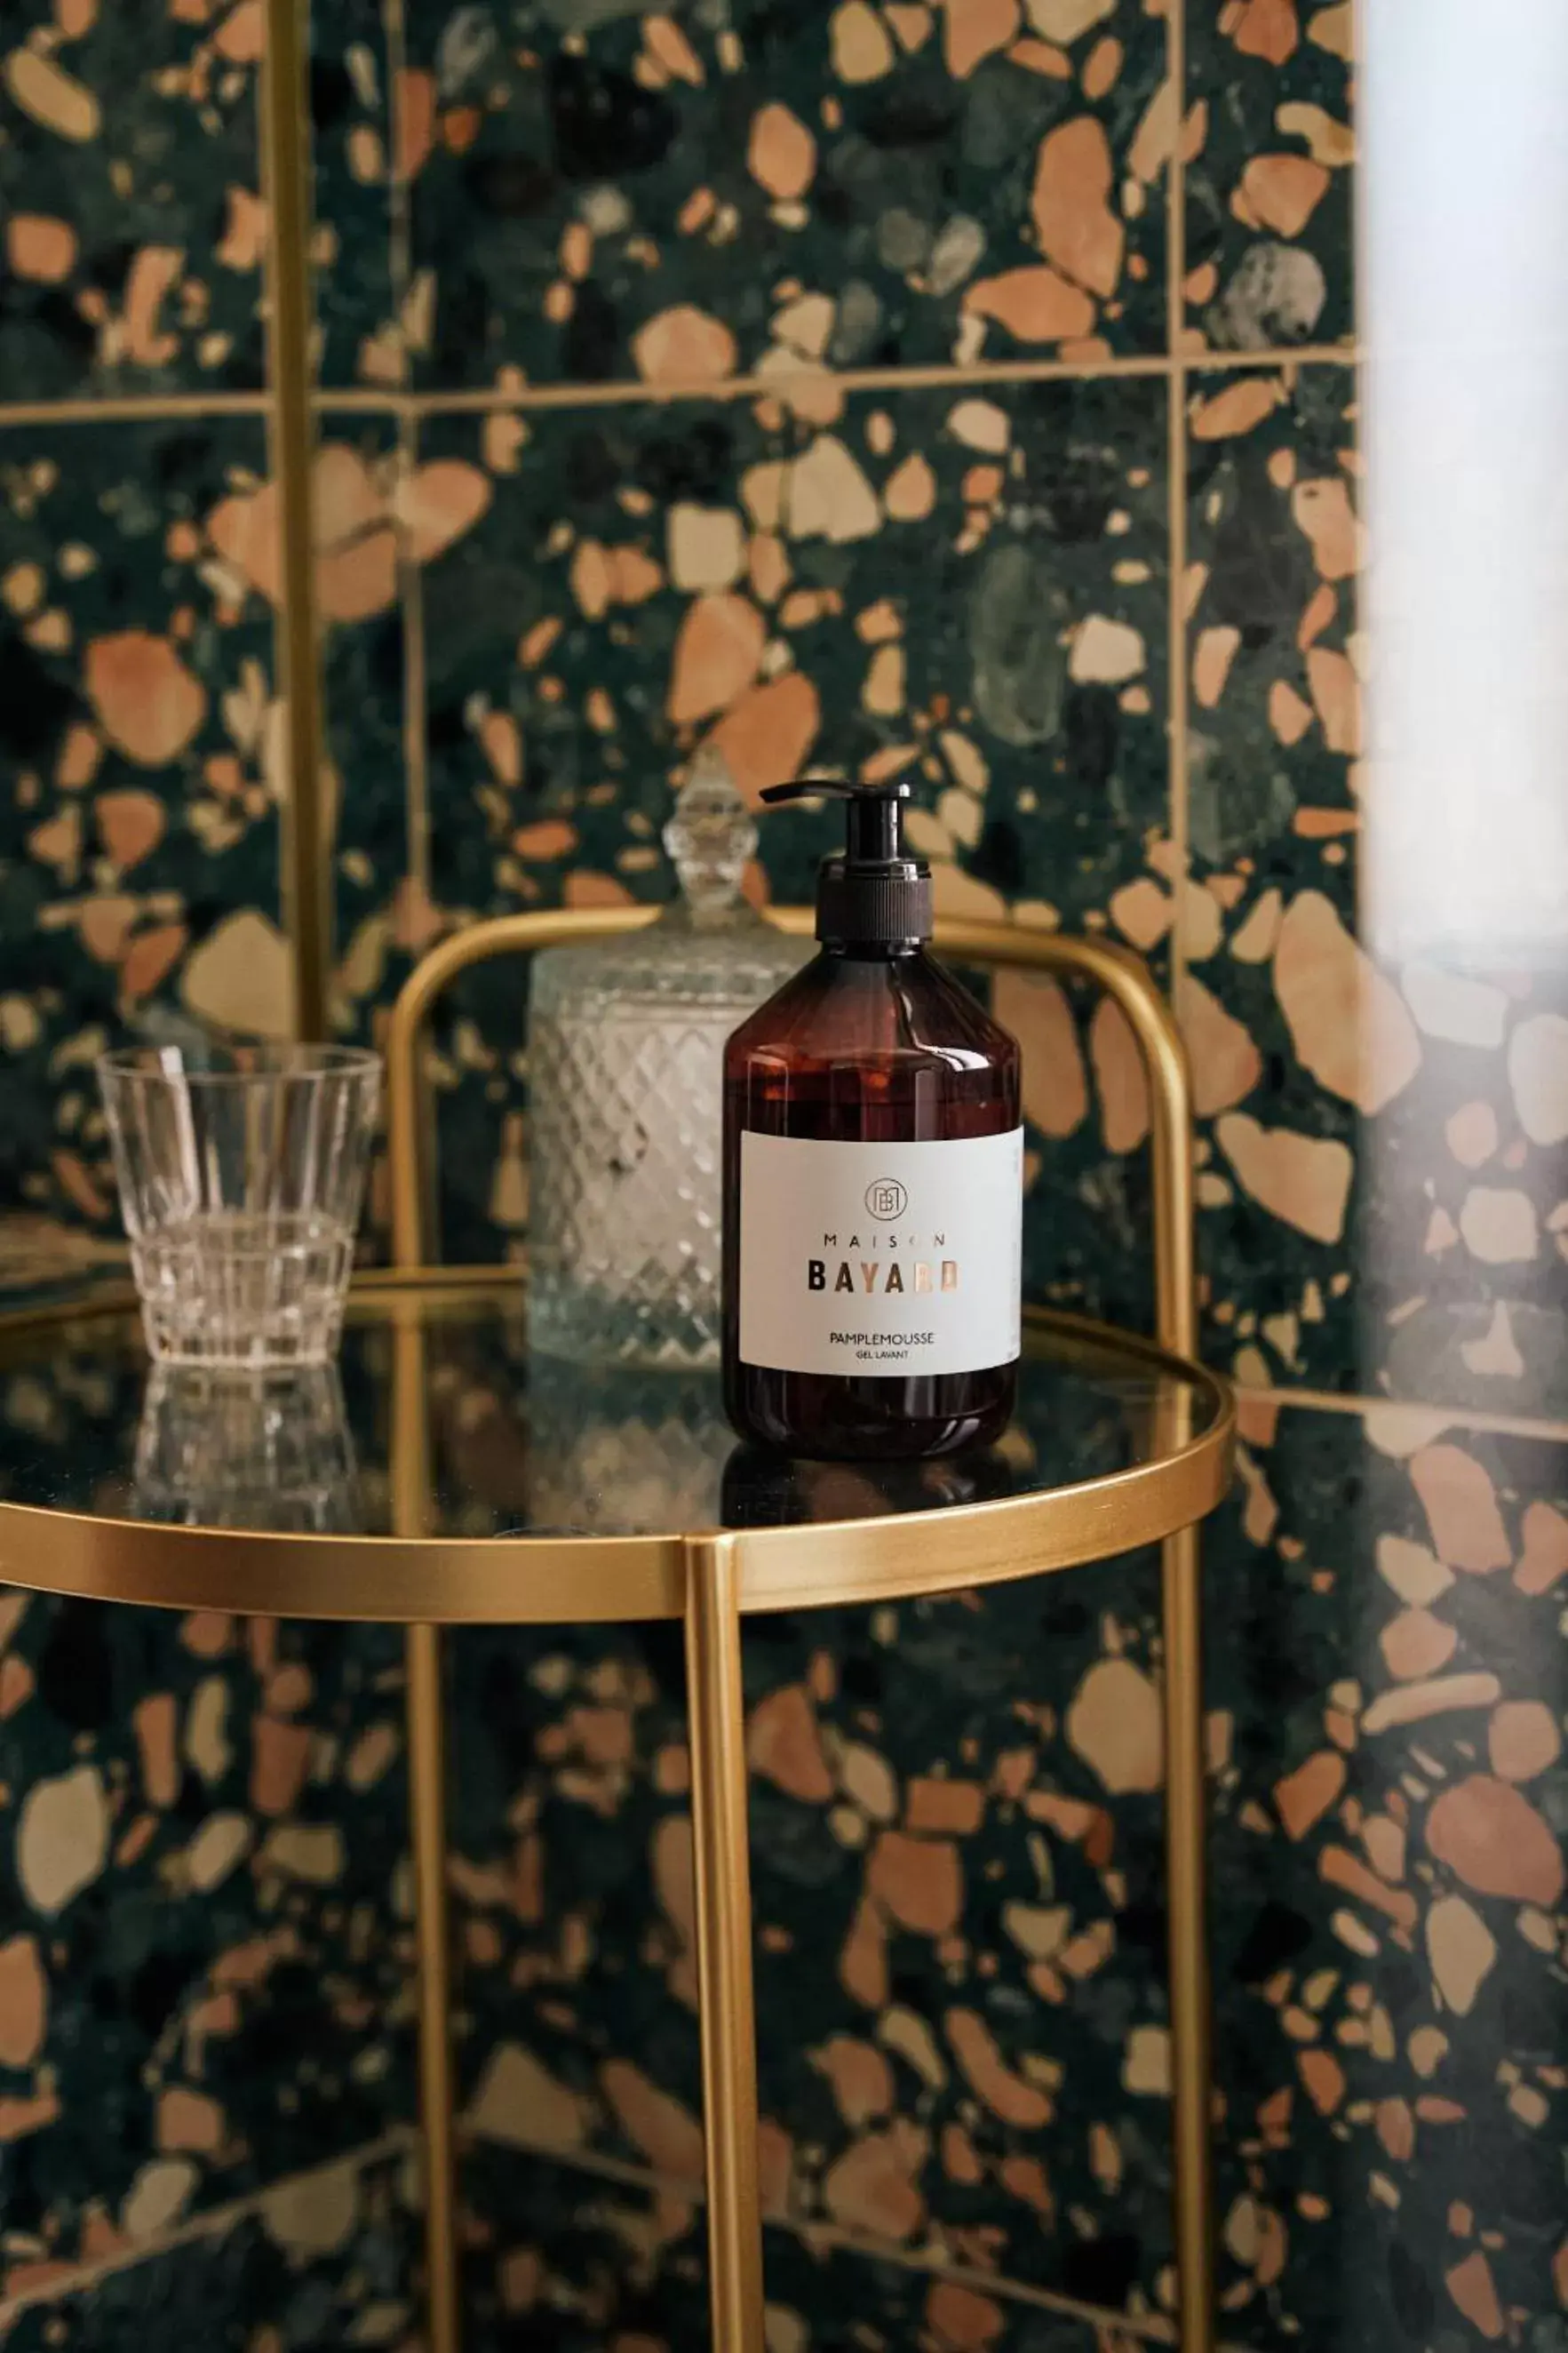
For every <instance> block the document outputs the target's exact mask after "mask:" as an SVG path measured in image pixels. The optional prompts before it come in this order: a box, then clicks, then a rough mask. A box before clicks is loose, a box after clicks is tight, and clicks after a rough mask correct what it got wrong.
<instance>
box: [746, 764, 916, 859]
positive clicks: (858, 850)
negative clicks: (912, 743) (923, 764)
mask: <svg viewBox="0 0 1568 2353" xmlns="http://www.w3.org/2000/svg"><path fill="white" fill-rule="evenodd" d="M824 795H826V796H827V797H829V798H831V799H833V800H839V801H843V802H844V803H845V805H846V807H845V815H846V818H847V837H846V842H845V850H846V862H847V864H849V865H851V866H891V865H896V864H897V863H899V862H900V860H902V859H903V857H904V855H905V852H904V839H903V834H904V826H903V810H902V807H901V806H900V804H901V803H902V802H904V801H907V800H910V799H911V798H912V797H913V796H912V791H911V787H910V785H909V783H908V781H907V780H906V779H905V778H903V777H900V776H894V777H889V780H888V782H887V783H886V784H884V785H846V784H843V783H841V782H840V781H839V779H838V778H837V776H801V777H799V778H797V779H796V781H795V783H794V784H792V785H770V786H767V787H766V788H765V790H764V791H763V796H762V797H763V800H765V801H767V802H769V803H771V804H773V805H774V806H776V805H777V804H778V803H779V802H781V801H807V800H816V799H817V798H818V797H822V796H824Z"/></svg>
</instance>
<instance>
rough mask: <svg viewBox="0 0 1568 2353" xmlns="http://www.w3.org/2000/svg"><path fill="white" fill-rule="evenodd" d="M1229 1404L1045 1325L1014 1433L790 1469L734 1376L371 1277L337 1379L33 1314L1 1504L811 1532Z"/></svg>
mask: <svg viewBox="0 0 1568 2353" xmlns="http://www.w3.org/2000/svg"><path fill="white" fill-rule="evenodd" d="M411 1384H412V1385H413V1386H414V1388H416V1392H417V1393H416V1396H415V1397H414V1398H412V1399H411V1398H410V1395H409V1390H410V1385H411ZM411 1408H412V1416H411ZM1225 1413H1226V1396H1225V1392H1224V1390H1223V1388H1222V1387H1221V1386H1220V1385H1219V1384H1217V1383H1216V1382H1215V1381H1214V1380H1213V1379H1212V1378H1211V1377H1209V1376H1207V1375H1206V1374H1205V1373H1203V1372H1201V1371H1200V1370H1198V1369H1197V1368H1196V1367H1184V1366H1182V1365H1180V1364H1179V1363H1177V1362H1176V1361H1174V1360H1173V1359H1171V1358H1169V1357H1166V1356H1161V1355H1160V1354H1159V1353H1158V1352H1157V1351H1155V1350H1153V1349H1152V1347H1149V1346H1147V1345H1144V1344H1142V1343H1139V1342H1136V1341H1132V1340H1131V1339H1123V1338H1121V1336H1120V1335H1113V1334H1110V1333H1108V1332H1105V1331H1103V1330H1100V1329H1098V1328H1097V1327H1094V1326H1087V1325H1074V1324H1072V1323H1071V1322H1070V1321H1069V1320H1068V1319H1064V1318H1060V1317H1054V1316H1047V1315H1040V1316H1031V1317H1030V1318H1029V1320H1028V1322H1027V1324H1026V1339H1025V1356H1024V1361H1023V1365H1022V1367H1021V1374H1020V1380H1019V1391H1018V1409H1017V1414H1016V1419H1015V1420H1014V1423H1013V1425H1012V1427H1011V1429H1009V1430H1008V1431H1007V1432H1006V1434H1005V1437H1004V1438H1003V1440H1001V1442H1000V1443H999V1444H997V1445H996V1446H994V1447H993V1448H990V1449H988V1450H987V1451H984V1452H981V1453H970V1454H960V1455H955V1456H953V1457H951V1458H949V1459H947V1460H944V1461H936V1462H930V1463H918V1464H910V1465H907V1466H889V1467H883V1466H874V1465H868V1464H867V1465H862V1464H845V1463H820V1462H816V1463H813V1462H799V1461H787V1460H784V1459H782V1458H779V1457H776V1456H770V1455H768V1454H765V1453H762V1452H760V1451H757V1450H755V1449H752V1448H750V1447H746V1446H742V1445H741V1444H739V1443H738V1442H737V1440H735V1438H734V1436H733V1433H732V1432H731V1430H730V1428H729V1426H728V1424H727V1423H726V1421H725V1419H724V1414H723V1409H722V1402H721V1395H720V1387H719V1378H718V1375H717V1374H716V1373H706V1372H702V1373H689V1372H676V1371H664V1370H649V1371H641V1370H631V1369H626V1368H622V1367H615V1366H588V1365H580V1364H568V1363H564V1362H562V1361H560V1360H558V1359H552V1358H550V1357H547V1356H540V1355H538V1354H535V1353H533V1352H531V1349H530V1346H529V1340H528V1326H527V1315H526V1310H525V1294H524V1291H523V1287H522V1282H521V1278H519V1277H516V1276H512V1275H502V1274H500V1273H498V1274H495V1275H490V1276H487V1277H485V1278H482V1279H475V1278H472V1277H464V1278H461V1279H459V1278H456V1277H442V1276H439V1275H434V1274H433V1275H432V1276H430V1277H429V1278H427V1279H426V1280H425V1281H423V1282H420V1283H417V1284H410V1283H408V1282H401V1283H393V1282H385V1283H373V1284H372V1285H370V1286H368V1287H366V1288H363V1289H361V1290H360V1291H358V1292H357V1293H356V1295H355V1298H354V1301H353V1305H352V1307H351V1311H350V1316H349V1323H348V1328H347V1332H346V1335H345V1338H344V1343H343V1348H342V1358H341V1361H340V1362H339V1364H338V1365H337V1366H334V1367H332V1368H331V1369H330V1370H327V1369H322V1370H317V1371H310V1372H295V1373H292V1374H289V1375H274V1376H270V1377H258V1376H255V1375H245V1374H239V1375H236V1374H220V1373H215V1372H214V1371H213V1370H211V1369H210V1368H207V1367H202V1368H199V1369H197V1368H191V1369H184V1368H178V1367H167V1366H163V1367H150V1366H149V1365H148V1362H147V1357H146V1355H145V1352H144V1349H143V1347H142V1337H141V1327H140V1324H139V1321H138V1319H137V1316H136V1314H135V1311H134V1309H133V1308H131V1307H129V1306H126V1307H116V1308H113V1309H110V1310H109V1311H105V1310H103V1309H101V1308H100V1309H96V1310H92V1311H91V1312H84V1313H82V1314H79V1316H77V1317H75V1318H74V1319H68V1318H62V1317H61V1316H60V1315H59V1314H58V1313H57V1314H53V1315H52V1316H51V1317H50V1318H48V1319H47V1320H45V1319H39V1320H37V1321H35V1322H33V1323H31V1324H27V1325H22V1326H12V1327H11V1328H9V1329H7V1330H5V1332H4V1333H0V1503H4V1504H13V1505H16V1504H20V1505H26V1506H30V1507H32V1508H33V1509H35V1510H42V1511H47V1512H51V1513H61V1514H76V1515H79V1516H88V1517H93V1518H101V1519H105V1520H115V1521H128V1520H130V1521H142V1522H153V1523H158V1524H162V1525H179V1526H186V1527H202V1528H206V1529H217V1530H249V1531H253V1532H259V1533H265V1534H275V1535H284V1534H288V1535H315V1536H333V1535H345V1536H346V1535H362V1536H380V1537H389V1538H395V1537H399V1536H406V1535H410V1534H417V1535H419V1536H420V1537H421V1538H422V1539H431V1538H447V1539H458V1540H461V1539H473V1538H498V1537H508V1536H510V1537H527V1536H543V1537H560V1538H571V1537H601V1538H603V1537H628V1536H629V1537H668V1536H674V1535H680V1534H681V1533H682V1532H686V1531H692V1532H696V1531H703V1530H709V1529H723V1528H728V1529H755V1530H763V1529H768V1528H789V1527H795V1528H799V1527H804V1526H808V1525H812V1524H826V1523H835V1522H844V1521H856V1520H867V1519H872V1518H888V1517H889V1516H896V1515H903V1514H911V1513H929V1512H932V1511H938V1510H942V1509H944V1508H950V1507H952V1506H955V1505H963V1504H984V1503H993V1502H999V1501H1005V1500H1008V1499H1016V1498H1023V1497H1027V1496H1040V1495H1043V1494H1046V1493H1048V1492H1049V1491H1051V1490H1053V1489H1060V1488H1066V1487H1077V1486H1079V1485H1081V1484H1082V1483H1083V1482H1091V1481H1095V1480H1107V1479H1110V1478H1113V1477H1114V1476H1115V1474H1118V1473H1122V1472H1131V1471H1135V1470H1137V1469H1138V1468H1140V1467H1141V1466H1145V1465H1149V1464H1152V1463H1155V1462H1157V1461H1161V1460H1163V1459H1165V1458H1169V1457H1171V1456H1173V1455H1175V1454H1179V1453H1181V1452H1183V1451H1184V1450H1187V1449H1190V1448H1192V1447H1194V1446H1195V1445H1198V1444H1201V1443H1202V1441H1204V1440H1205V1438H1212V1437H1213V1435H1214V1433H1215V1430H1216V1429H1217V1427H1218V1424H1219V1422H1220V1420H1221V1419H1222V1417H1223V1416H1224V1415H1225ZM411 1458H416V1459H411ZM411 1472H412V1473H413V1474H414V1476H415V1477H416V1482H417V1488H418V1497H417V1504H416V1514H417V1521H418V1525H417V1527H416V1528H411V1526H410V1524H409V1514H410V1504H409V1500H408V1497H409V1477H410V1473H411Z"/></svg>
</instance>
